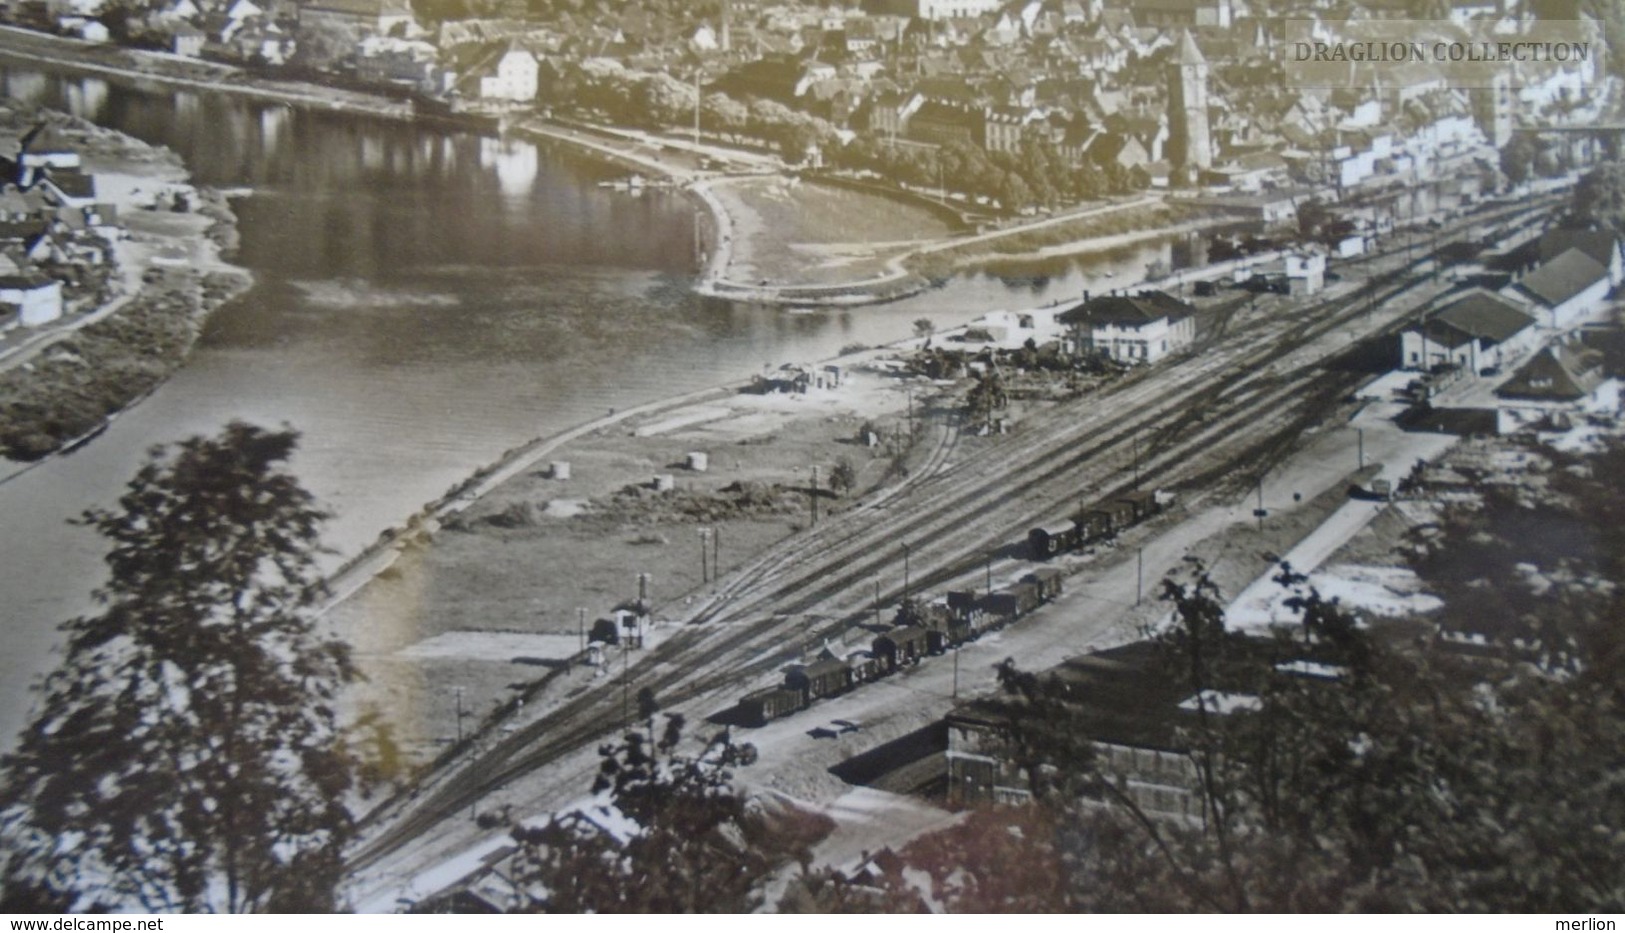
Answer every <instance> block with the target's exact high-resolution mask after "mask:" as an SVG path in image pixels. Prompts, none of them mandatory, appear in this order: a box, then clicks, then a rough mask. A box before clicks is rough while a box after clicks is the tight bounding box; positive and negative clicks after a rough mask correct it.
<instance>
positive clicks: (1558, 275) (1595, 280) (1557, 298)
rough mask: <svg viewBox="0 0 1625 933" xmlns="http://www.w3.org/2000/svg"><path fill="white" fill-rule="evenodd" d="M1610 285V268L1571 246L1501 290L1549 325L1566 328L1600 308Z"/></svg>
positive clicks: (1542, 322)
mask: <svg viewBox="0 0 1625 933" xmlns="http://www.w3.org/2000/svg"><path fill="white" fill-rule="evenodd" d="M1610 288H1611V284H1610V282H1609V274H1608V268H1607V267H1606V266H1604V265H1603V264H1602V263H1599V262H1598V261H1597V260H1595V259H1592V258H1591V257H1590V256H1589V255H1587V254H1586V252H1585V250H1582V249H1580V248H1578V247H1570V248H1569V249H1566V250H1564V251H1563V252H1562V253H1561V254H1560V255H1558V256H1557V257H1556V258H1555V259H1553V260H1551V261H1550V262H1545V263H1542V264H1541V265H1540V267H1539V268H1537V269H1536V270H1535V271H1533V272H1531V273H1529V274H1528V275H1526V276H1524V277H1523V278H1522V279H1519V280H1518V281H1516V282H1514V283H1512V284H1511V285H1509V286H1507V287H1506V288H1505V289H1502V293H1503V294H1505V295H1508V296H1509V297H1513V298H1516V299H1518V300H1520V301H1524V302H1526V303H1527V304H1528V305H1529V306H1530V307H1531V308H1532V309H1533V310H1534V311H1536V312H1537V313H1538V315H1539V319H1540V323H1541V324H1543V325H1545V326H1546V327H1550V328H1553V329H1555V330H1566V329H1567V328H1570V327H1573V326H1574V325H1576V324H1579V323H1581V322H1582V321H1584V320H1585V319H1586V318H1587V317H1589V316H1590V315H1591V314H1592V313H1593V312H1595V311H1597V310H1598V309H1599V308H1601V307H1602V301H1603V299H1604V298H1606V297H1607V296H1608V292H1609V289H1610Z"/></svg>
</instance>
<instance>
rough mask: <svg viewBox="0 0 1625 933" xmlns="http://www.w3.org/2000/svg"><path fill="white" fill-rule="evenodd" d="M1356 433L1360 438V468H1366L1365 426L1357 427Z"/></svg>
mask: <svg viewBox="0 0 1625 933" xmlns="http://www.w3.org/2000/svg"><path fill="white" fill-rule="evenodd" d="M1354 433H1355V434H1356V435H1357V436H1358V437H1359V439H1360V469H1362V470H1363V469H1365V428H1355V429H1354Z"/></svg>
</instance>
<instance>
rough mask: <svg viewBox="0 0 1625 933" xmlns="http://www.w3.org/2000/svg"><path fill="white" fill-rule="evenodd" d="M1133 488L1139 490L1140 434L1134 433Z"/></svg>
mask: <svg viewBox="0 0 1625 933" xmlns="http://www.w3.org/2000/svg"><path fill="white" fill-rule="evenodd" d="M1134 488H1135V489H1139V488H1140V433H1139V432H1138V431H1136V432H1134Z"/></svg>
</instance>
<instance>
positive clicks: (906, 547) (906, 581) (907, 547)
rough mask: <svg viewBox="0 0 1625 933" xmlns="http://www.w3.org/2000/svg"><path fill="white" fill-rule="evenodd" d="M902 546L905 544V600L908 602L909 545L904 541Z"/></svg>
mask: <svg viewBox="0 0 1625 933" xmlns="http://www.w3.org/2000/svg"><path fill="white" fill-rule="evenodd" d="M899 543H902V542H899ZM902 546H903V602H905V603H906V602H908V552H909V546H908V544H906V543H902Z"/></svg>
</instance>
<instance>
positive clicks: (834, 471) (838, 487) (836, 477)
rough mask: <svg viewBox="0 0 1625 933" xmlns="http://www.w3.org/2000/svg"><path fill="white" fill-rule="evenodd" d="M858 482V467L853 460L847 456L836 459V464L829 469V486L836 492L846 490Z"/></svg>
mask: <svg viewBox="0 0 1625 933" xmlns="http://www.w3.org/2000/svg"><path fill="white" fill-rule="evenodd" d="M857 483H858V471H857V468H856V467H854V466H853V465H852V461H851V460H848V459H847V458H845V457H842V458H841V459H839V460H837V461H835V466H834V467H832V468H831V469H830V471H829V488H831V489H833V490H835V491H836V492H846V491H847V490H849V489H851V488H852V487H853V486H856V485H857Z"/></svg>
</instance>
